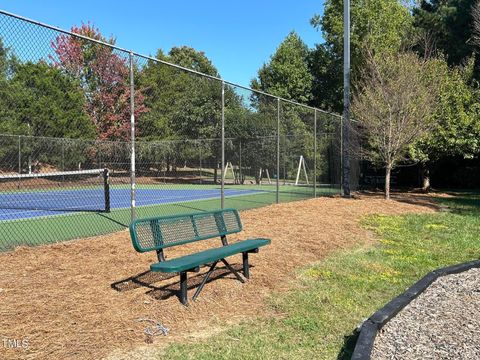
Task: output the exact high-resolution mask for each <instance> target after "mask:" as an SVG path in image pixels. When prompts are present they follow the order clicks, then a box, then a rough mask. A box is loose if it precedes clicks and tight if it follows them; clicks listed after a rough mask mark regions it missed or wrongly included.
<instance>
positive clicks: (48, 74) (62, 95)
mask: <svg viewBox="0 0 480 360" xmlns="http://www.w3.org/2000/svg"><path fill="white" fill-rule="evenodd" d="M10 82H11V86H12V87H13V88H14V89H15V91H16V92H17V95H16V97H15V100H14V101H15V102H14V103H13V104H11V106H12V107H14V108H15V111H16V112H17V117H18V120H19V122H20V124H22V125H23V126H25V125H28V127H29V128H30V131H29V134H28V135H33V136H46V137H57V138H77V139H82V138H83V139H93V138H94V135H95V129H94V127H93V124H92V123H91V122H90V121H89V118H88V116H87V115H86V113H85V110H84V109H85V100H84V97H83V92H82V91H81V88H80V86H79V84H78V82H75V81H74V80H73V79H71V78H70V77H67V76H65V74H63V73H62V72H61V71H60V70H59V69H56V68H54V67H51V66H49V65H48V64H46V63H45V62H43V61H40V62H38V63H32V62H27V63H24V64H17V66H16V67H15V73H14V75H13V77H12V79H11V81H10Z"/></svg>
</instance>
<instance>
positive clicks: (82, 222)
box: [0, 184, 337, 251]
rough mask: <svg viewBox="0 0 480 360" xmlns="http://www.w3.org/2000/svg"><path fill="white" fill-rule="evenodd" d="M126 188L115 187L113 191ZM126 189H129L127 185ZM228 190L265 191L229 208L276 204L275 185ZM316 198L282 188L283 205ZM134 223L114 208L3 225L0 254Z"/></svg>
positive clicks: (200, 203)
mask: <svg viewBox="0 0 480 360" xmlns="http://www.w3.org/2000/svg"><path fill="white" fill-rule="evenodd" d="M120 187H122V186H119V185H113V186H112V188H120ZM123 187H126V186H123ZM138 188H147V189H148V188H161V189H177V190H178V189H206V188H219V185H178V184H177V185H171V184H168V185H141V186H139V187H138ZM226 188H227V189H229V188H230V189H234V190H235V189H242V190H252V189H257V190H263V191H262V192H260V193H256V194H251V195H239V196H231V197H226V199H225V206H226V207H232V208H236V209H238V210H245V209H252V208H257V207H262V206H266V205H270V204H274V203H275V201H276V195H275V185H261V186H258V185H242V186H232V185H227V186H226ZM336 192H337V190H336V189H331V188H318V189H317V194H318V195H319V196H320V195H332V194H334V193H336ZM311 197H313V190H312V188H307V187H295V186H281V187H280V196H279V200H280V202H288V201H295V200H304V199H308V198H311ZM218 208H220V199H209V200H195V201H188V202H178V203H168V204H159V205H151V206H142V207H138V208H137V210H136V213H137V217H151V216H162V215H173V214H181V213H188V212H197V211H198V212H200V211H209V210H213V209H218ZM129 223H130V209H114V210H112V211H111V212H110V213H95V212H91V213H71V214H67V215H65V214H59V215H58V216H47V217H43V218H41V217H39V218H30V219H21V220H13V221H3V222H0V251H7V250H11V249H13V248H14V247H15V246H19V245H43V244H49V243H55V242H59V241H65V240H71V239H78V238H86V237H91V236H97V235H102V234H109V233H113V232H116V231H121V230H123V229H125V228H126V227H127V226H128V224H129Z"/></svg>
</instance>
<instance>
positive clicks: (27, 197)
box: [0, 169, 110, 212]
mask: <svg viewBox="0 0 480 360" xmlns="http://www.w3.org/2000/svg"><path fill="white" fill-rule="evenodd" d="M0 209H13V210H45V211H64V212H68V211H72V212H73V211H94V212H109V211H110V187H109V171H108V169H92V170H79V171H63V172H50V173H31V174H8V175H0Z"/></svg>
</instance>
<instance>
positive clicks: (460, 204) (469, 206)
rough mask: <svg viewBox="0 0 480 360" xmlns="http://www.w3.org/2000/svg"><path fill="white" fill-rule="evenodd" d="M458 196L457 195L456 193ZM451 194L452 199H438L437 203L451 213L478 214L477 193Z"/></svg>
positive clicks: (478, 201) (479, 208)
mask: <svg viewBox="0 0 480 360" xmlns="http://www.w3.org/2000/svg"><path fill="white" fill-rule="evenodd" d="M457 194H458V193H457ZM457 194H453V193H452V195H455V197H452V198H440V199H437V201H438V202H439V203H441V204H443V205H444V206H447V207H448V208H449V209H450V211H451V212H452V213H456V214H460V215H469V214H472V215H473V214H478V213H480V194H479V193H478V192H472V193H461V195H462V196H458V195H460V194H458V195H457Z"/></svg>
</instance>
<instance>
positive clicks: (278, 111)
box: [275, 98, 280, 204]
mask: <svg viewBox="0 0 480 360" xmlns="http://www.w3.org/2000/svg"><path fill="white" fill-rule="evenodd" d="M276 177H277V179H276V191H275V202H276V203H277V204H278V203H279V202H280V98H277V176H276Z"/></svg>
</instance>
